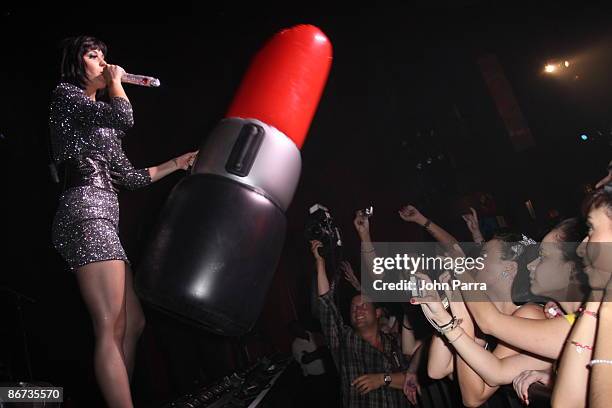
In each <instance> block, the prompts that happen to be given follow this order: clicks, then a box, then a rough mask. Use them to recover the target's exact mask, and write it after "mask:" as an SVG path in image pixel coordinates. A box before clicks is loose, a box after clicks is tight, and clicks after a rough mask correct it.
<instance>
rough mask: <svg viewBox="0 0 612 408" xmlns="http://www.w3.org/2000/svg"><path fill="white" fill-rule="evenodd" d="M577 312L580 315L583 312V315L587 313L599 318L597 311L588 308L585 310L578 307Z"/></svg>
mask: <svg viewBox="0 0 612 408" xmlns="http://www.w3.org/2000/svg"><path fill="white" fill-rule="evenodd" d="M578 313H580V314H581V315H583V314H585V315H589V316H591V317H594V318H596V319H598V318H599V313H597V312H591V311H590V310H586V309H584V308H583V307H579V308H578Z"/></svg>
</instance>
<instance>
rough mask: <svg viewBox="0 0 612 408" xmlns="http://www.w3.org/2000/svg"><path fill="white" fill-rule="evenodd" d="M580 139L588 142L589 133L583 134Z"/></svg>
mask: <svg viewBox="0 0 612 408" xmlns="http://www.w3.org/2000/svg"><path fill="white" fill-rule="evenodd" d="M580 140H582V141H583V142H586V141H587V140H589V135H587V134H586V133H583V134H581V135H580Z"/></svg>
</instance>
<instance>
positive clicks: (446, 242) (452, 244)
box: [399, 205, 464, 256]
mask: <svg viewBox="0 0 612 408" xmlns="http://www.w3.org/2000/svg"><path fill="white" fill-rule="evenodd" d="M399 215H400V218H401V219H402V220H404V221H406V222H413V223H415V224H419V225H420V226H422V227H424V228H425V229H426V230H427V232H429V233H430V234H431V236H432V237H434V238H435V239H436V241H438V242H439V243H440V245H442V247H443V248H444V250H445V251H447V252H448V253H449V255H450V256H464V253H463V250H462V249H461V247H460V246H459V244H458V243H457V240H456V239H455V237H453V236H452V235H451V234H449V233H448V232H447V231H446V230H445V229H443V228H442V227H440V226H439V225H437V224H435V223H434V222H432V221H431V220H429V219H427V218H426V217H425V216H424V215H423V214H421V212H420V211H419V210H417V209H416V208H415V207H413V206H412V205H406V206H404V207H403V208H402V209H401V210H399Z"/></svg>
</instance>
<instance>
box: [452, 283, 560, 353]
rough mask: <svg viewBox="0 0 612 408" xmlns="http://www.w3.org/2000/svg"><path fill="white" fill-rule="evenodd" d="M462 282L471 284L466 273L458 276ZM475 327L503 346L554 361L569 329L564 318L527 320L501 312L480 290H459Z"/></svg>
mask: <svg viewBox="0 0 612 408" xmlns="http://www.w3.org/2000/svg"><path fill="white" fill-rule="evenodd" d="M457 277H459V278H460V279H461V280H462V281H464V282H466V283H469V282H474V280H473V279H472V278H471V276H470V275H469V273H463V274H461V275H458V276H457ZM462 294H463V298H464V299H465V300H466V302H465V304H466V305H467V307H468V309H469V311H470V313H471V314H472V316H473V317H474V320H475V322H476V324H477V325H478V327H479V328H480V329H481V330H482V331H483V332H484V333H486V334H490V335H492V336H495V337H496V338H498V339H499V340H501V341H503V342H505V343H506V344H508V345H510V346H513V347H516V348H519V349H521V350H525V351H528V352H530V353H533V354H536V355H538V356H540V357H544V358H550V359H554V360H556V359H557V358H559V355H560V354H561V350H562V349H563V345H564V344H565V339H566V338H567V335H568V334H569V331H570V329H571V325H570V323H569V322H568V321H567V320H566V319H527V318H524V317H519V316H508V315H505V314H503V313H501V312H500V311H499V310H497V308H496V307H495V305H493V303H491V301H490V300H489V298H488V297H487V296H486V295H485V294H484V293H483V292H481V291H477V290H472V291H462Z"/></svg>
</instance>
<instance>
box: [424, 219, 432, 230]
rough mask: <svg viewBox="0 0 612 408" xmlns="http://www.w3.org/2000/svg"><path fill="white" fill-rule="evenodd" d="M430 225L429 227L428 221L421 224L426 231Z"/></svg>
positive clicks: (429, 222)
mask: <svg viewBox="0 0 612 408" xmlns="http://www.w3.org/2000/svg"><path fill="white" fill-rule="evenodd" d="M430 225H431V220H430V219H428V220H427V222H426V223H425V224H423V228H425V229H427V228H429V226H430Z"/></svg>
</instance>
